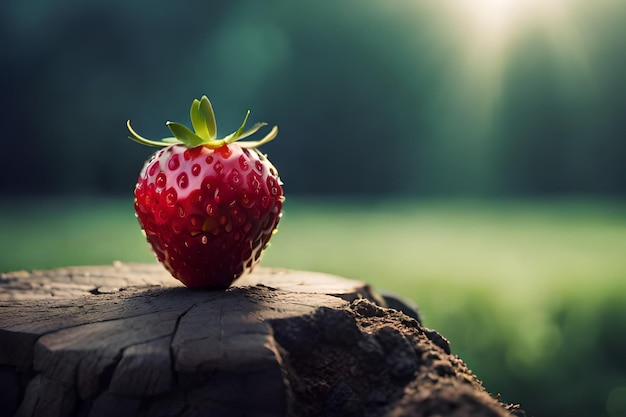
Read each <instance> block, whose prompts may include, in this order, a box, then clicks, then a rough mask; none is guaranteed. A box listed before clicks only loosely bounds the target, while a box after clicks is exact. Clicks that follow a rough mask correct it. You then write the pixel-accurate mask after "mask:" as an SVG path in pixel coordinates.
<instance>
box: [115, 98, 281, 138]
mask: <svg viewBox="0 0 626 417" xmlns="http://www.w3.org/2000/svg"><path fill="white" fill-rule="evenodd" d="M249 116H250V110H248V111H247V112H246V115H245V117H244V119H243V122H242V123H241V126H239V128H238V129H237V130H235V131H234V132H233V133H231V134H230V135H227V136H225V137H224V138H222V139H217V124H216V122H215V112H214V111H213V106H212V105H211V102H210V101H209V99H208V98H207V96H202V98H201V99H200V100H198V99H194V100H193V102H192V103H191V108H190V109H189V117H190V119H191V126H192V127H193V131H192V130H191V129H189V128H188V127H187V126H185V125H183V124H181V123H177V122H169V121H168V122H167V123H166V125H167V127H168V128H169V129H170V131H171V132H172V134H173V135H174V137H168V138H163V139H161V140H159V141H156V140H150V139H146V138H144V137H143V136H141V135H139V134H138V133H137V132H135V130H134V129H133V128H132V127H131V125H130V120H128V121H127V122H126V127H127V128H128V131H129V132H130V135H129V136H128V138H129V139H131V140H133V141H135V142H138V143H141V144H142V145H147V146H170V145H172V144H177V143H182V144H183V145H185V146H186V147H188V148H195V147H196V146H206V147H208V148H211V149H217V148H219V147H220V146H224V145H228V144H230V143H233V142H236V141H238V140H240V139H243V138H246V137H248V136H251V135H253V134H254V133H256V132H257V131H258V130H259V129H260V128H262V127H263V126H266V125H267V123H256V124H255V125H254V126H252V127H251V128H250V129H248V130H246V131H244V129H245V127H246V123H247V122H248V117H249ZM276 135H278V126H274V127H273V128H272V129H271V130H270V132H269V133H268V134H267V135H265V137H264V138H263V139H261V140H258V141H248V142H241V143H240V146H241V147H242V148H256V147H257V146H261V145H263V144H265V143H267V142H269V141H271V140H273V139H274V138H275V137H276Z"/></svg>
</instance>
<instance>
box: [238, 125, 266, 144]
mask: <svg viewBox="0 0 626 417" xmlns="http://www.w3.org/2000/svg"><path fill="white" fill-rule="evenodd" d="M263 126H267V123H265V122H259V123H255V124H254V126H252V127H251V128H250V129H248V130H246V131H245V132H243V133H242V134H240V135H239V136H238V137H237V140H239V139H243V138H247V137H248V136H250V135H254V134H255V133H256V132H257V131H258V130H259V129H260V128H262V127H263Z"/></svg>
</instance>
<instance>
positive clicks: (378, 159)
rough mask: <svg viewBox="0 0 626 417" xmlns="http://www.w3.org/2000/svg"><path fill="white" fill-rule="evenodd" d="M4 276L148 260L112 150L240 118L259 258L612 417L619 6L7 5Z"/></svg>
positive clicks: (620, 174) (625, 335) (548, 407)
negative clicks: (377, 299)
mask: <svg viewBox="0 0 626 417" xmlns="http://www.w3.org/2000/svg"><path fill="white" fill-rule="evenodd" d="M0 22H1V25H0V63H1V65H0V73H1V74H2V76H1V77H0V87H1V91H2V95H1V96H0V100H1V101H2V103H1V104H2V109H3V110H2V111H0V121H1V122H2V125H3V128H4V136H3V140H2V146H1V147H0V158H1V161H2V163H0V204H1V205H0V230H1V232H0V254H1V255H0V271H8V270H15V269H33V268H51V267H59V266H65V265H82V264H99V263H111V262H112V261H113V260H122V261H135V262H139V261H140V262H153V261H154V257H153V255H152V254H151V253H150V251H149V250H148V247H147V244H146V243H145V242H144V240H143V238H142V236H141V234H140V233H139V228H138V225H137V223H136V221H135V219H134V213H133V210H132V190H133V186H134V183H135V179H136V177H137V174H138V172H139V169H140V168H141V165H142V163H143V161H144V160H145V159H146V158H147V157H148V156H149V155H150V153H151V152H152V151H153V150H151V149H148V148H145V147H142V146H139V145H137V144H135V143H133V142H131V141H129V140H127V139H126V130H125V125H124V123H125V121H126V120H127V119H131V120H132V121H133V125H134V127H135V128H136V129H137V130H138V131H139V132H140V133H142V134H144V135H145V136H148V137H154V138H158V137H162V136H167V135H169V132H168V131H167V129H166V127H165V125H164V122H165V121H166V120H175V121H179V122H184V123H188V108H189V105H190V103H191V100H192V99H193V98H195V97H198V98H199V97H200V96H201V95H203V94H207V95H208V96H209V97H210V98H211V100H212V102H213V104H214V107H215V110H216V113H217V117H218V125H219V126H218V127H219V128H220V132H221V133H228V132H230V131H232V130H234V129H235V128H236V127H237V126H238V124H239V123H240V121H241V118H242V117H243V115H244V113H245V111H246V110H247V109H248V108H250V109H251V110H252V116H251V121H253V122H254V121H263V120H264V121H267V122H269V123H270V124H273V123H276V124H278V125H279V126H280V134H279V137H278V140H276V141H274V142H272V143H270V144H268V145H265V146H264V148H263V150H264V151H265V152H267V153H268V154H269V155H270V157H271V159H272V161H273V162H274V163H275V165H276V166H277V167H278V168H279V169H280V172H281V177H282V178H283V180H284V182H285V193H286V195H287V197H288V199H287V202H286V204H285V215H284V217H283V219H282V221H281V226H280V232H279V233H278V234H277V235H276V237H275V238H274V240H273V243H272V247H271V248H270V249H269V250H268V252H267V253H266V256H265V259H264V264H265V265H274V266H283V267H290V268H298V269H310V270H317V271H324V272H329V273H334V274H338V275H343V276H347V277H351V278H357V279H361V280H365V281H368V282H371V283H372V284H374V286H375V287H376V288H380V289H386V290H391V291H395V292H396V293H399V294H402V295H403V296H406V297H409V298H411V299H413V300H414V301H416V302H417V303H418V304H419V305H420V307H421V309H422V313H423V315H424V317H425V323H426V325H428V326H429V327H432V328H435V329H437V330H439V331H440V332H442V333H443V334H444V335H445V336H447V337H448V338H449V339H450V340H451V343H452V348H453V351H454V352H455V353H457V354H459V355H460V356H461V357H462V358H463V359H464V360H465V361H466V362H468V364H469V366H470V367H471V368H472V369H473V370H474V371H475V372H476V373H477V375H478V376H479V377H480V378H481V379H482V380H484V382H485V385H486V387H487V389H488V390H489V391H491V392H493V393H497V392H499V393H501V394H502V396H503V399H504V400H506V401H514V402H521V403H522V405H523V407H524V408H525V409H526V410H527V411H528V414H529V415H535V416H609V417H617V416H620V417H623V416H626V280H625V278H626V200H625V198H624V197H626V162H625V161H626V117H624V109H625V108H626V82H625V78H624V74H626V48H625V47H624V45H626V32H625V31H624V29H623V28H624V27H625V25H626V2H625V1H622V0H597V1H594V2H585V1H583V0H550V1H549V2H548V1H541V0H437V1H435V0H423V1H419V0H388V1H384V2H383V1H380V0H379V1H373V0H359V1H357V0H344V1H342V2H330V1H323V0H322V1H320V0H318V1H311V0H300V1H297V2H292V1H288V0H275V1H270V2H258V1H253V0H248V1H244V0H237V1H208V2H195V1H191V0H179V1H167V2H158V3H157V2H148V1H146V0H138V1H133V2H128V1H121V0H110V1H108V2H97V1H77V0H59V1H56V2H46V1H31V2H18V1H17V0H4V1H3V2H1V3H0Z"/></svg>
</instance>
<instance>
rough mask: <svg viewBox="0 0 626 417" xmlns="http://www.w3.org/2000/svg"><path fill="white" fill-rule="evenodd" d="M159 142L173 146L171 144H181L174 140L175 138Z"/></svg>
mask: <svg viewBox="0 0 626 417" xmlns="http://www.w3.org/2000/svg"><path fill="white" fill-rule="evenodd" d="M161 142H164V143H168V144H170V145H173V144H175V143H181V142H180V141H179V140H178V139H176V138H163V139H161Z"/></svg>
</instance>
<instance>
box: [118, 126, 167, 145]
mask: <svg viewBox="0 0 626 417" xmlns="http://www.w3.org/2000/svg"><path fill="white" fill-rule="evenodd" d="M126 127H127V128H128V131H129V132H130V136H128V138H129V139H130V140H133V141H135V142H137V143H141V144H142V145H147V146H169V145H168V144H167V143H163V142H159V141H156V140H150V139H146V138H144V137H143V136H141V135H140V134H139V133H137V132H135V130H134V129H133V128H132V127H131V125H130V120H127V121H126Z"/></svg>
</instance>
